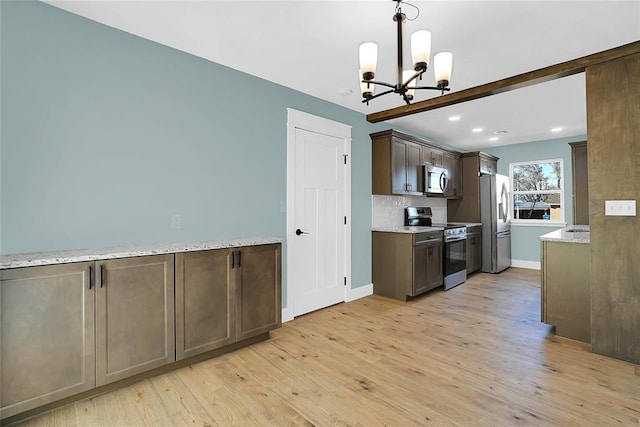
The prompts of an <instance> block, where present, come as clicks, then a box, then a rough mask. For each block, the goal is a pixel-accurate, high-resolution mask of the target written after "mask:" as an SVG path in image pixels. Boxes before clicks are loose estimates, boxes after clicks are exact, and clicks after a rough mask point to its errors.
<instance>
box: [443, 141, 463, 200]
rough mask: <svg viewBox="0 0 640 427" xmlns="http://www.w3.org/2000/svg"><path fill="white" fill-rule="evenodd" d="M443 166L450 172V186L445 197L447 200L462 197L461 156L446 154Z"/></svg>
mask: <svg viewBox="0 0 640 427" xmlns="http://www.w3.org/2000/svg"><path fill="white" fill-rule="evenodd" d="M443 166H444V168H445V169H447V170H448V171H449V184H448V185H447V191H445V193H444V195H445V197H447V198H454V199H455V198H458V197H462V188H463V187H462V160H461V157H460V154H458V153H452V152H445V153H444V154H443Z"/></svg>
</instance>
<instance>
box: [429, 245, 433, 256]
mask: <svg viewBox="0 0 640 427" xmlns="http://www.w3.org/2000/svg"><path fill="white" fill-rule="evenodd" d="M429 255H433V246H432V247H430V248H429Z"/></svg>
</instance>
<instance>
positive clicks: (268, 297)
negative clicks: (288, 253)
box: [235, 244, 282, 341]
mask: <svg viewBox="0 0 640 427" xmlns="http://www.w3.org/2000/svg"><path fill="white" fill-rule="evenodd" d="M236 254H237V255H236V260H235V261H236V265H235V267H236V270H235V271H236V273H235V274H236V301H237V303H236V307H237V308H236V310H237V312H236V337H237V340H238V341H241V340H244V339H246V338H249V337H252V336H255V335H260V334H263V333H265V332H268V331H270V330H272V329H275V328H278V327H280V325H281V313H282V302H281V298H282V297H281V295H282V284H281V279H280V245H279V244H275V245H260V246H250V247H243V248H241V249H238V250H237V252H236Z"/></svg>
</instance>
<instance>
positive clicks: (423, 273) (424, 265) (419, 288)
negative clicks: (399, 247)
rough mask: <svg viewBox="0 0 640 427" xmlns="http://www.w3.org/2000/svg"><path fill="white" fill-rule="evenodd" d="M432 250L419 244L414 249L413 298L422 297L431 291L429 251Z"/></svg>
mask: <svg viewBox="0 0 640 427" xmlns="http://www.w3.org/2000/svg"><path fill="white" fill-rule="evenodd" d="M430 250H432V248H431V247H430V246H429V245H427V244H418V245H414V247H413V281H412V287H411V296H412V297H414V296H416V295H420V294H421V293H423V292H426V291H428V290H429V251H430Z"/></svg>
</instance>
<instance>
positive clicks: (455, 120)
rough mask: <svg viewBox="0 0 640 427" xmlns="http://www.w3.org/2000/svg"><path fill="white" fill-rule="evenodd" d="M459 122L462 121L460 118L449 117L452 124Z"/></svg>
mask: <svg viewBox="0 0 640 427" xmlns="http://www.w3.org/2000/svg"><path fill="white" fill-rule="evenodd" d="M458 120H460V116H451V117H449V121H450V122H457V121H458Z"/></svg>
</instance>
